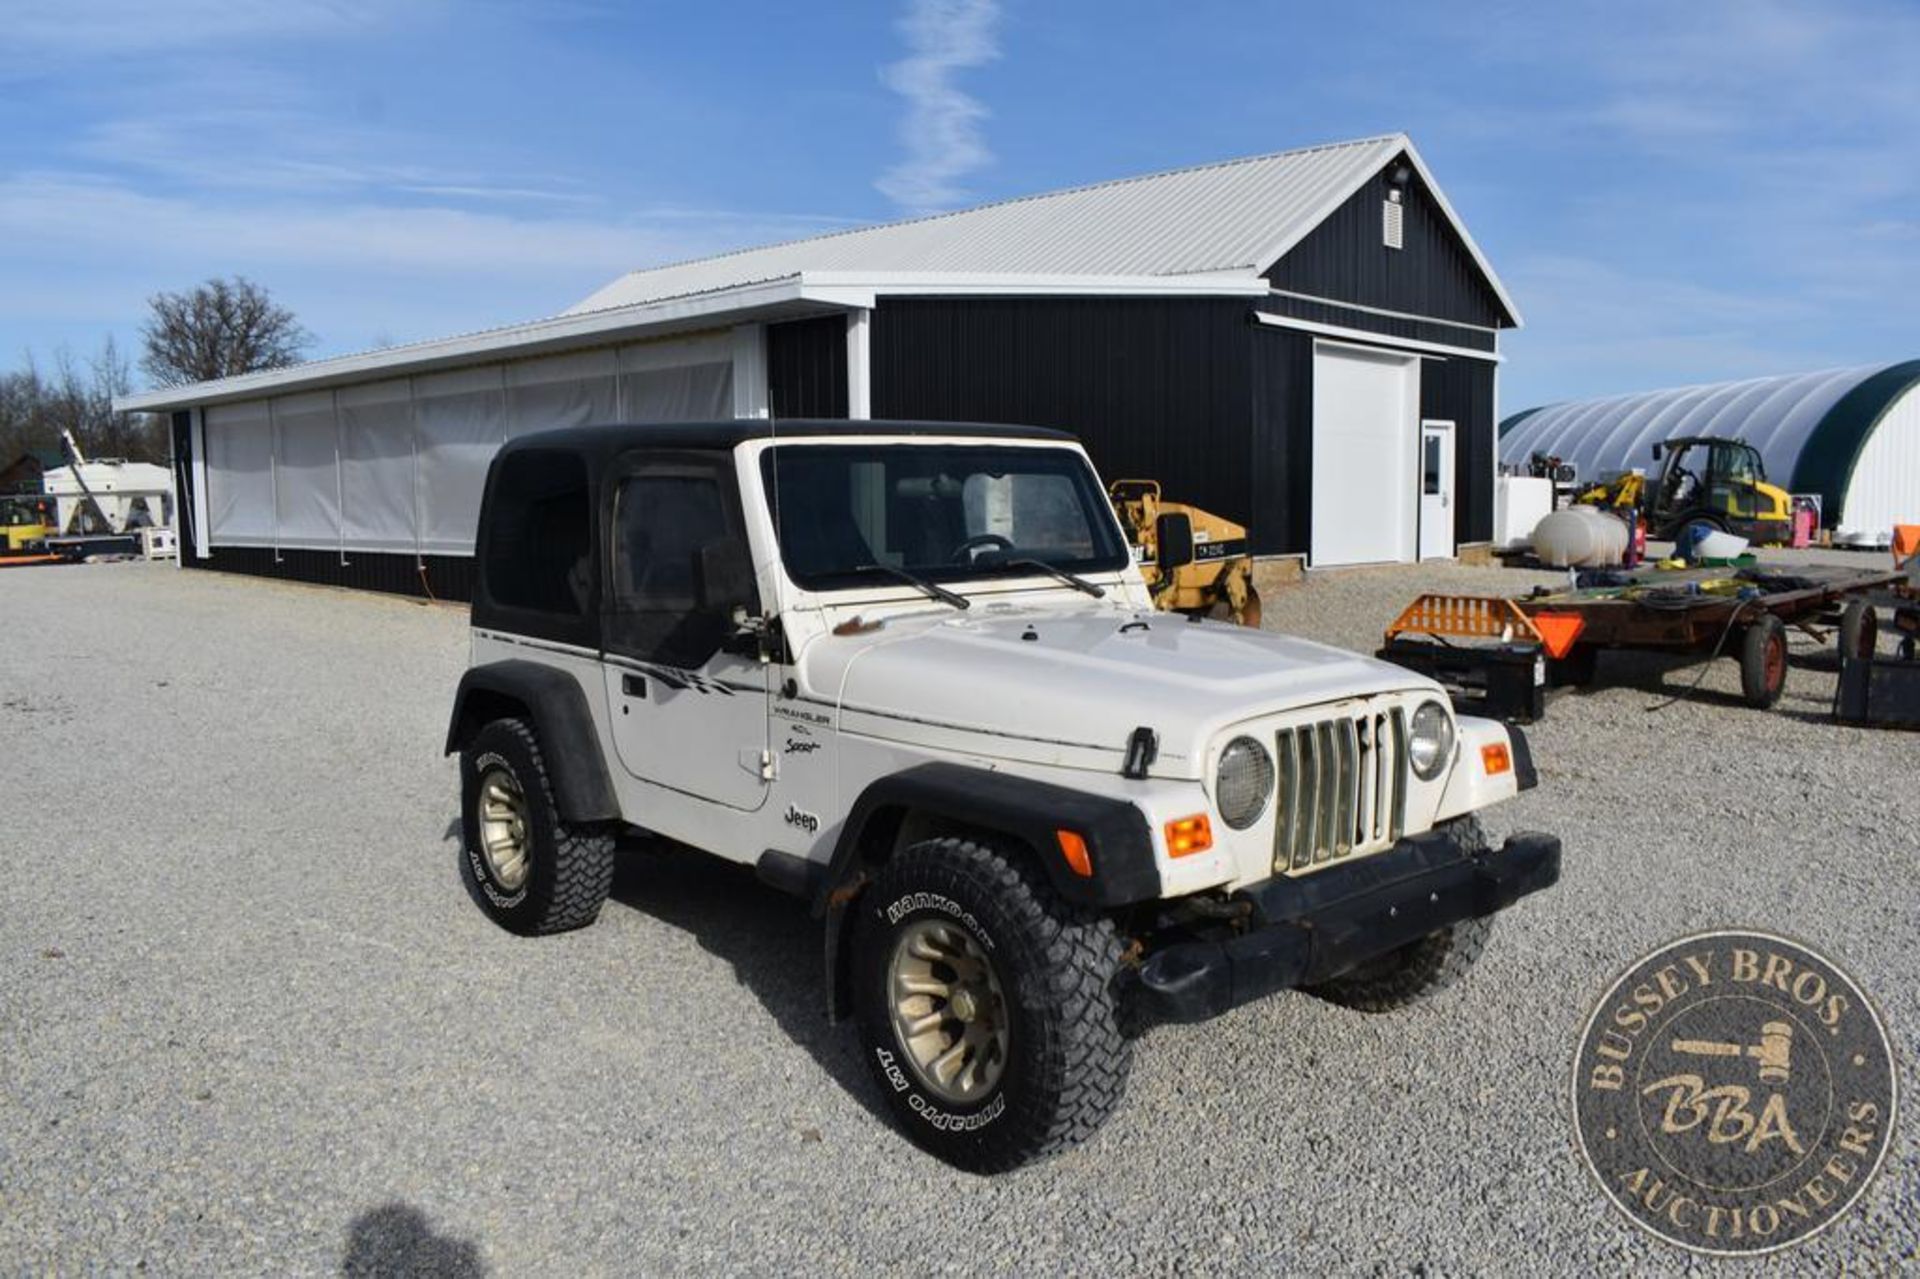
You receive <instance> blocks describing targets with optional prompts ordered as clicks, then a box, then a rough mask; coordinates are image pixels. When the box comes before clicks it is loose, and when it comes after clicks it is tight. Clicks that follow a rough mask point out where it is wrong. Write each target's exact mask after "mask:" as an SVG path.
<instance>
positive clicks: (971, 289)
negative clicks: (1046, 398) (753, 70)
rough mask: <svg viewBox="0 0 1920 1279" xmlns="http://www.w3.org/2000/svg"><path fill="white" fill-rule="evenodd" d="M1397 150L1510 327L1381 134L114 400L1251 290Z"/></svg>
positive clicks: (701, 271)
mask: <svg viewBox="0 0 1920 1279" xmlns="http://www.w3.org/2000/svg"><path fill="white" fill-rule="evenodd" d="M1402 154H1404V155H1405V156H1406V157H1407V160H1408V161H1409V162H1410V163H1411V164H1412V165H1413V167H1414V169H1415V170H1416V171H1417V172H1418V173H1419V175H1420V178H1421V181H1422V182H1423V183H1425V185H1426V187H1427V189H1428V190H1429V191H1430V192H1431V193H1432V195H1433V198H1434V200H1435V202H1436V203H1437V204H1438V205H1439V206H1440V208H1441V210H1442V211H1443V212H1444V213H1445V215H1446V216H1447V218H1448V219H1449V220H1450V221H1451V222H1452V224H1453V226H1454V229H1455V230H1456V231H1458V232H1459V235H1460V238H1461V240H1462V241H1463V242H1464V243H1465V245H1466V247H1467V249H1468V251H1469V252H1470V253H1471V254H1472V255H1473V258H1474V260H1475V262H1476V263H1478V265H1479V267H1480V269H1481V271H1482V272H1483V273H1484V274H1485V276H1486V279H1487V282H1488V284H1489V286H1490V287H1491V288H1492V289H1493V291H1494V293H1495V294H1496V295H1497V296H1498V297H1499V299H1500V302H1501V305H1502V306H1503V307H1505V308H1506V310H1507V313H1508V315H1509V316H1511V317H1512V319H1513V321H1514V323H1515V324H1518V323H1519V321H1520V316H1519V311H1518V310H1517V309H1516V308H1515V307H1514V305H1513V302H1512V299H1511V298H1510V297H1509V296H1508V295H1507V292H1506V289H1505V288H1504V287H1503V286H1502V285H1501V283H1500V280H1499V278H1498V277H1497V276H1496V275H1495V274H1494V272H1493V267H1492V266H1491V264H1489V263H1488V262H1487V260H1486V258H1485V256H1484V255H1482V254H1481V252H1480V249H1479V246H1477V245H1476V244H1474V242H1473V237H1472V236H1470V235H1469V234H1468V233H1467V229H1466V226H1465V224H1463V223H1462V222H1461V221H1460V219H1459V217H1458V215H1456V214H1455V213H1454V211H1453V208H1452V206H1451V205H1449V204H1448V203H1447V198H1446V196H1445V195H1444V194H1443V193H1442V192H1441V190H1440V187H1439V184H1438V183H1436V182H1435V181H1434V180H1433V175H1432V173H1431V172H1430V171H1429V170H1428V169H1427V167H1426V163H1425V162H1424V161H1423V160H1422V159H1421V158H1420V154H1419V152H1418V151H1417V150H1415V149H1414V146H1413V143H1412V141H1411V140H1410V139H1409V138H1408V137H1407V136H1406V135H1405V134H1404V133H1392V134H1386V135H1383V136H1381V137H1377V138H1363V139H1360V140H1359V141H1355V142H1340V143H1334V144H1331V145H1328V146H1319V147H1308V148H1306V149H1304V150H1299V151H1283V152H1278V153H1275V154H1272V155H1262V156H1254V157H1252V158H1250V159H1245V160H1229V161H1226V162H1224V163H1220V164H1209V165H1202V166H1199V167H1197V168H1189V169H1176V170H1173V171H1171V172H1168V173H1158V174H1151V175H1148V176H1146V177H1139V178H1124V179H1120V180H1118V181H1114V182H1104V183H1101V184H1099V185H1097V186H1089V187H1076V188H1073V189H1071V190H1066V191H1056V192H1051V193H1048V194H1044V195H1035V196H1028V197H1025V198H1022V199H1017V200H1007V201H1003V202H1001V203H998V204H989V205H983V206H981V207H980V208H976V209H967V210H963V211H961V212H957V213H945V214H938V215H936V216H933V217H927V218H917V219H914V220H912V221H908V222H896V223H890V224H887V225H885V226H877V227H870V228H866V229H864V230H856V231H843V232H839V233H836V234H833V235H824V236H818V237H815V238H813V239H810V240H795V241H791V242H788V243H785V244H776V245H771V246H769V247H766V248H760V249H746V250H742V251H740V252H738V253H729V254H723V255H721V256H719V257H712V258H703V259H700V260H698V261H694V262H684V263H680V264H678V265H674V266H664V267H657V268H654V269H651V270H645V271H635V272H632V273H630V274H628V275H623V276H621V277H620V278H619V279H617V280H615V281H613V282H612V283H611V284H609V285H607V286H606V287H605V288H603V289H601V290H599V291H598V292H597V293H595V294H593V295H592V296H591V297H589V298H587V299H585V300H584V301H582V302H581V303H579V304H578V305H576V306H574V307H571V308H569V309H568V310H566V311H563V312H562V313H560V314H559V315H557V316H553V317H551V318H548V319H543V320H535V321H532V322H530V323H527V324H516V325H511V326H508V327H505V328H498V329H488V330H484V331H481V332H477V333H469V334H463V335H460V336H457V337H451V338H441V339H436V340H433V341H428V342H416V343H411V344H409V345H406V346H396V347H389V348H386V349H383V350H378V351H367V352H362V353H359V354H355V355H343V356H337V357H334V358H331V359H325V360H316V361H313V362H311V363H307V364H297V365H294V366H292V367H290V368H284V369H272V370H267V371H264V372H259V373H247V374H242V375H240V376H238V377H231V378H223V379H221V380H219V381H214V382H201V383H195V384H193V385H189V386H178V387H168V388H165V389H162V390H156V391H146V392H142V393H140V394H137V395H128V396H122V397H118V398H116V399H115V400H114V407H115V408H116V409H118V410H120V411H122V412H159V411H164V410H169V409H179V408H187V407H191V406H194V405H208V404H217V403H221V402H224V401H232V400H241V399H250V398H255V397H258V396H260V395H264V394H277V393H281V392H285V391H290V390H295V389H300V390H311V389H318V388H321V387H327V386H339V385H344V384H346V383H350V382H358V381H365V380H370V379H372V378H375V377H387V376H395V375H398V374H402V373H419V372H425V371H428V370H431V369H436V368H447V367H452V366H455V365H460V364H471V363H475V362H478V361H481V360H486V359H500V358H518V357H521V356H527V355H534V354H539V353H542V352H547V351H554V350H562V349H566V348H569V347H581V346H588V345H593V344H595V343H603V342H606V341H611V340H614V339H615V338H616V337H618V338H625V337H632V336H651V335H653V334H665V333H670V332H674V331H676V330H685V329H690V328H698V327H700V326H701V325H702V324H705V325H707V326H709V327H711V326H715V325H726V324H731V323H735V322H744V321H748V320H763V319H777V318H781V317H782V316H791V315H794V314H804V313H807V312H808V311H809V310H811V311H813V312H818V311H821V310H824V309H831V308H835V307H871V306H872V305H873V304H874V299H875V298H876V297H879V296H884V295H886V294H889V293H892V294H914V293H922V294H924V293H935V292H937V293H940V294H943V295H951V294H967V293H988V294H991V293H1022V294H1049V293H1057V294H1074V295H1085V294H1100V293H1117V294H1130V295H1138V294H1155V293H1158V294H1181V295H1196V294H1199V295H1205V294H1216V295H1218V294H1228V295H1248V296H1257V295H1264V294H1265V293H1266V292H1267V286H1266V282H1265V281H1264V280H1263V279H1262V278H1261V272H1263V271H1265V270H1266V269H1267V268H1268V267H1270V266H1271V265H1272V264H1273V263H1274V262H1276V261H1278V260H1279V259H1280V258H1281V257H1282V256H1283V255H1285V253H1286V252H1287V251H1288V250H1289V249H1291V248H1292V247H1293V246H1294V245H1296V244H1298V243H1299V242H1300V241H1301V240H1302V239H1304V238H1305V237H1306V236H1307V234H1308V233H1309V232H1311V231H1312V230H1313V229H1314V228H1315V227H1317V226H1319V225H1320V223H1321V222H1323V221H1325V220H1326V218H1327V216H1328V215H1329V214H1331V213H1332V212H1333V211H1334V210H1335V209H1337V208H1339V207H1340V205H1341V204H1342V203H1344V202H1345V201H1346V200H1347V199H1348V197H1350V196H1351V195H1352V194H1353V193H1354V192H1355V191H1357V190H1359V189H1360V187H1361V186H1363V185H1364V184H1365V183H1366V182H1368V181H1369V180H1370V179H1371V178H1372V177H1373V176H1374V175H1375V174H1376V173H1378V172H1379V171H1380V170H1381V169H1382V168H1384V167H1385V166H1386V165H1387V164H1388V163H1389V162H1390V161H1392V160H1394V159H1395V158H1396V157H1398V156H1400V155H1402Z"/></svg>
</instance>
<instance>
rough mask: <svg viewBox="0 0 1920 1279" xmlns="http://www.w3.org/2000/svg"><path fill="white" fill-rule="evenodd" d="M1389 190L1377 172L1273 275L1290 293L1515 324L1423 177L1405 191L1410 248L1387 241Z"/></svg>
mask: <svg viewBox="0 0 1920 1279" xmlns="http://www.w3.org/2000/svg"><path fill="white" fill-rule="evenodd" d="M1387 190H1388V185H1387V178H1386V175H1385V174H1384V173H1379V174H1376V175H1375V176H1374V177H1373V178H1372V179H1371V180H1370V181H1368V182H1367V183H1366V185H1365V186H1363V187H1361V188H1360V190H1359V191H1357V192H1355V193H1354V195H1353V196H1352V197H1351V198H1349V199H1348V200H1347V201H1346V203H1344V204H1342V205H1341V206H1340V207H1339V208H1338V209H1336V210H1335V211H1334V212H1333V213H1332V214H1330V215H1329V216H1328V217H1327V219H1326V220H1325V221H1324V222H1322V223H1320V225H1319V226H1317V227H1316V228H1314V230H1313V231H1312V233H1311V234H1309V235H1308V236H1307V237H1306V238H1305V239H1303V240H1301V241H1300V243H1298V244H1296V245H1295V246H1294V247H1293V248H1292V249H1290V250H1288V251H1287V253H1286V255H1285V256H1284V257H1282V258H1281V259H1280V260H1279V261H1278V262H1276V263H1274V265H1273V267H1272V269H1271V270H1269V271H1268V272H1267V279H1268V280H1270V281H1271V282H1272V283H1273V286H1274V287H1275V288H1278V289H1286V290H1288V291H1289V292H1294V293H1306V294H1311V295H1312V296H1314V297H1321V298H1335V299H1338V300H1340V301H1343V302H1357V303H1360V304H1361V305H1363V306H1372V307H1381V308H1383V309H1386V310H1391V311H1403V312H1407V313H1409V314H1412V315H1419V316H1431V317H1433V318H1434V319H1437V320H1454V321H1457V322H1459V323H1461V324H1472V325H1480V326H1483V327H1487V328H1495V327H1499V326H1500V325H1502V324H1506V323H1509V322H1510V321H1511V317H1509V316H1508V315H1506V313H1505V310H1504V308H1503V307H1502V305H1501V303H1500V299H1499V297H1498V296H1497V295H1496V294H1495V293H1494V291H1493V290H1492V288H1490V287H1489V285H1488V282H1487V278H1486V276H1485V275H1484V274H1483V273H1482V272H1481V270H1480V268H1479V265H1478V264H1477V263H1476V262H1475V261H1474V259H1473V255H1472V253H1471V252H1470V251H1469V250H1468V249H1467V247H1466V245H1465V243H1464V242H1462V240H1461V238H1460V235H1459V233H1458V232H1457V231H1455V230H1454V228H1453V225H1452V223H1451V222H1450V221H1449V220H1448V218H1447V217H1446V215H1445V214H1444V213H1443V212H1441V210H1440V209H1439V207H1438V206H1437V205H1436V204H1435V202H1434V200H1433V197H1432V196H1431V195H1430V194H1428V192H1427V190H1426V189H1425V187H1424V186H1423V185H1422V183H1421V182H1420V181H1419V179H1418V178H1417V177H1416V178H1414V179H1413V180H1412V181H1411V182H1409V184H1408V186H1407V191H1406V204H1405V208H1406V212H1405V215H1404V222H1403V228H1404V241H1403V243H1404V245H1405V247H1404V248H1399V249H1391V248H1388V247H1387V246H1386V244H1385V243H1384V242H1383V239H1382V236H1381V226H1380V208H1381V205H1382V204H1384V203H1385V202H1386V198H1387ZM1341 322H1342V323H1349V322H1348V321H1341ZM1358 327H1369V326H1358Z"/></svg>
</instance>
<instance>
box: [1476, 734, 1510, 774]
mask: <svg viewBox="0 0 1920 1279" xmlns="http://www.w3.org/2000/svg"><path fill="white" fill-rule="evenodd" d="M1480 765H1481V767H1483V768H1485V769H1486V770H1487V776H1488V777H1498V776H1499V775H1500V774H1502V773H1505V772H1510V771H1512V769H1513V756H1512V754H1510V753H1509V752H1508V750H1507V744H1506V743H1505V742H1495V743H1493V744H1492V745H1491V746H1482V747H1481V748H1480Z"/></svg>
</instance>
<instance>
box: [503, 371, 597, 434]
mask: <svg viewBox="0 0 1920 1279" xmlns="http://www.w3.org/2000/svg"><path fill="white" fill-rule="evenodd" d="M619 372H620V370H619V366H618V364H617V363H616V362H615V359H614V353H613V352H612V351H611V350H603V351H583V352H580V353H579V354H574V355H555V356H549V357H547V358H546V359H542V360H523V361H521V362H519V363H517V364H509V365H508V366H507V434H508V435H510V436H520V435H527V434H530V433H532V432H534V431H554V430H559V429H561V428H563V427H569V426H604V425H606V424H607V423H609V422H617V421H619V420H620V404H619V392H620V382H619Z"/></svg>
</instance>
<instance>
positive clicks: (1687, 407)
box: [1500, 360, 1920, 546]
mask: <svg viewBox="0 0 1920 1279" xmlns="http://www.w3.org/2000/svg"><path fill="white" fill-rule="evenodd" d="M1700 435H1707V436H1721V437H1726V438H1731V439H1738V440H1744V441H1745V442H1746V443H1748V444H1751V445H1752V446H1753V447H1754V448H1756V449H1758V450H1759V451H1760V457H1761V460H1762V461H1763V462H1765V463H1766V468H1767V479H1768V481H1769V482H1770V483H1773V484H1777V485H1779V486H1780V487H1781V488H1784V489H1786V490H1787V491H1788V492H1791V493H1805V494H1810V495H1817V496H1818V497H1819V498H1820V512H1821V515H1820V518H1821V523H1822V524H1823V525H1824V526H1825V527H1827V528H1830V529H1832V530H1833V532H1834V540H1835V541H1836V542H1842V543H1847V544H1851V545H1859V546H1884V545H1886V544H1887V543H1888V542H1889V541H1891V539H1892V536H1893V526H1894V525H1896V524H1920V360H1907V361H1903V362H1902V363H1899V364H1870V365H1865V366H1863V367H1860V368H1850V369H1829V370H1827V371H1825V372H1822V373H1799V374H1793V375H1791V376H1787V377H1765V378H1754V379H1752V380H1750V381H1745V382H1716V383H1713V384H1711V385H1707V386H1683V387H1677V388H1675V389H1672V390H1666V391H1640V392H1636V393H1634V394H1631V395H1614V396H1608V397H1606V398H1604V399H1597V400H1572V401H1568V402H1567V403H1564V404H1549V405H1546V406H1544V407H1542V408H1536V409H1528V410H1526V411H1525V412H1523V413H1516V414H1514V415H1513V416H1512V417H1509V418H1507V419H1506V420H1505V421H1504V422H1502V423H1501V424H1500V460H1501V462H1502V463H1504V464H1506V465H1509V466H1524V465H1525V464H1526V462H1527V460H1528V458H1530V457H1531V456H1532V455H1533V454H1535V453H1545V454H1549V455H1552V456H1555V457H1559V458H1560V459H1562V460H1563V461H1567V462H1571V463H1572V464H1573V465H1574V466H1575V468H1577V470H1578V473H1579V477H1580V479H1582V480H1600V479H1606V478H1610V477H1612V476H1615V475H1619V474H1621V473H1622V472H1624V471H1627V470H1630V469H1631V468H1633V467H1636V466H1638V467H1650V466H1651V465H1652V453H1653V446H1654V445H1655V444H1658V443H1660V442H1661V441H1664V440H1670V439H1673V438H1675V437H1678V436H1700Z"/></svg>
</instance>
